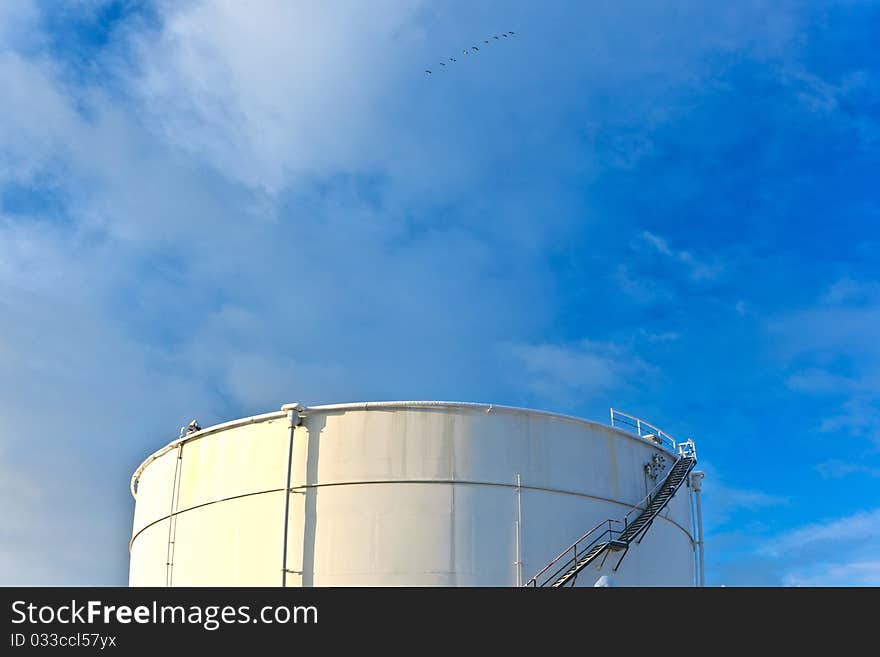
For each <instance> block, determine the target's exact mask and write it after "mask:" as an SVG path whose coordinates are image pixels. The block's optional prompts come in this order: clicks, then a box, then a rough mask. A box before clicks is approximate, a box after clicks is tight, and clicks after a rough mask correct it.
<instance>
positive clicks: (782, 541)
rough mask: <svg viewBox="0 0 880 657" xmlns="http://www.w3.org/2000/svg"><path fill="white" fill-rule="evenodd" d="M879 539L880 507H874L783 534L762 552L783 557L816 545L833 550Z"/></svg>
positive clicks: (874, 541) (873, 542) (770, 542)
mask: <svg viewBox="0 0 880 657" xmlns="http://www.w3.org/2000/svg"><path fill="white" fill-rule="evenodd" d="M878 540H880V509H874V510H872V511H863V512H860V513H856V514H853V515H850V516H846V517H843V518H837V519H833V520H829V521H826V522H818V523H814V524H810V525H806V526H804V527H801V528H799V529H795V530H793V531H790V532H786V533H783V534H782V535H779V536H777V537H776V538H775V539H773V540H771V541H769V542H768V543H767V544H766V545H765V546H764V547H763V548H762V551H763V552H765V553H766V554H769V555H771V556H782V555H786V554H788V553H792V552H799V551H802V550H805V549H807V548H812V547H814V546H817V545H818V546H825V547H826V548H828V549H832V550H833V549H834V548H837V547H851V546H853V545H861V546H865V545H866V543H867V542H869V541H870V543H871V544H876V543H877V541H878ZM826 553H827V552H826Z"/></svg>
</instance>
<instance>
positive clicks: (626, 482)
mask: <svg viewBox="0 0 880 657" xmlns="http://www.w3.org/2000/svg"><path fill="white" fill-rule="evenodd" d="M659 457H662V459H663V462H665V463H668V464H670V465H671V463H672V462H673V461H674V460H675V454H673V453H672V452H671V451H670V450H668V449H666V448H664V446H662V445H660V444H657V443H656V442H654V441H652V440H650V439H646V438H643V437H640V436H639V435H634V434H632V433H629V432H627V431H624V430H621V429H619V428H612V427H610V426H605V425H602V424H598V423H595V422H589V421H586V420H581V419H578V418H573V417H568V416H563V415H558V414H554V413H546V412H540V411H532V410H525V409H518V408H510V407H501V406H492V405H487V404H468V403H454V402H369V403H354V404H338V405H330V406H316V407H310V408H306V409H302V407H293V406H291V407H288V406H286V407H284V410H282V411H279V412H276V413H267V414H265V415H259V416H255V417H249V418H244V419H241V420H235V421H233V422H227V423H225V424H220V425H216V426H213V427H208V428H206V429H202V430H200V431H197V432H196V433H193V434H190V435H188V436H185V437H183V438H180V439H179V440H176V441H174V442H172V443H170V444H169V445H167V446H166V447H164V448H163V449H161V450H159V451H158V452H156V453H154V454H153V455H152V456H150V457H149V458H148V459H147V460H146V461H144V463H143V464H141V466H140V467H139V468H138V469H137V471H136V472H135V474H134V476H133V478H132V492H133V493H134V494H135V497H136V505H135V513H134V531H133V535H132V539H131V543H130V551H131V564H130V573H129V583H130V585H132V586H166V585H173V586H203V585H207V586H214V585H216V586H239V585H240V586H283V585H286V586H400V585H406V586H434V585H437V586H515V585H517V584H524V583H526V582H527V581H528V579H529V577H530V576H532V575H534V574H535V573H536V572H537V571H539V570H540V569H541V568H543V567H544V566H545V565H546V564H547V563H548V562H549V561H550V560H551V559H552V558H553V557H555V556H556V555H557V554H558V553H559V552H560V551H562V550H563V549H564V548H565V547H567V546H568V545H570V544H571V543H572V542H574V541H575V540H576V539H577V538H578V537H580V536H581V535H582V534H583V533H584V532H585V531H587V530H588V529H590V528H591V527H593V526H594V525H596V524H597V523H599V522H600V521H602V520H604V519H606V518H622V517H623V516H624V515H625V514H626V513H627V512H628V511H629V510H630V509H631V507H632V506H633V505H634V504H637V503H639V502H640V500H642V499H643V498H644V497H645V495H646V493H647V492H648V491H649V490H650V489H651V488H652V487H653V485H654V482H652V481H651V479H650V468H646V466H650V465H651V464H652V463H654V464H656V462H657V460H658V458H659ZM694 554H695V553H694V537H693V517H692V505H691V493H690V489H689V487H688V485H687V483H685V484H683V485H682V486H681V488H680V489H679V490H678V492H677V493H676V495H675V497H673V498H672V500H671V501H670V502H669V504H668V505H667V506H666V507H665V509H664V510H663V511H662V513H661V514H660V516H659V517H657V519H656V520H655V521H654V523H653V524H652V525H651V527H650V529H649V530H648V531H647V533H645V535H644V538H643V539H642V540H641V542H640V543H638V544H635V543H634V544H633V545H632V546H631V548H630V549H629V550H628V552H627V553H626V556H625V558H624V560H623V561H622V562H621V564H620V567H619V568H618V569H617V570H616V571H613V570H612V568H613V567H614V566H615V565H616V563H617V559H618V555H616V554H611V555H610V556H609V557H608V559H607V560H604V561H603V562H602V563H601V564H600V563H598V562H597V563H596V564H595V565H590V566H589V567H588V568H587V569H585V571H583V572H582V573H581V574H580V575H579V576H578V579H577V583H578V585H587V586H592V585H593V584H594V583H595V582H596V581H597V580H599V578H600V577H602V576H603V575H604V576H605V579H604V580H603V582H607V581H613V585H614V586H626V585H638V586H693V585H694V580H695V565H694Z"/></svg>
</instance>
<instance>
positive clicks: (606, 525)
mask: <svg viewBox="0 0 880 657" xmlns="http://www.w3.org/2000/svg"><path fill="white" fill-rule="evenodd" d="M622 524H623V522H621V521H620V520H613V519H611V518H609V519H608V520H603V521H602V522H600V523H599V524H598V525H596V526H595V527H593V528H592V529H591V530H590V531H588V532H587V533H586V534H584V535H583V536H581V537H580V538H579V539H577V540H576V541H575V542H574V543H572V544H571V545H569V546H568V547H567V548H565V549H564V550H563V551H562V552H560V553H559V554H558V555H556V557H554V559H553V560H552V561H551V562H550V563H548V564H547V565H546V566H544V567H543V568H542V569H541V570H540V571H539V572H537V573H535V574H534V575H533V576H532V577H531V578H530V579H529V581H528V582H526V584H525V585H526V586H533V587H537V586H539V584H538V578H541V576H542V575H544V573H546V572H547V571H548V570H550V569H551V568H552V567H553V566H554V565H556V563H557V562H558V561H559V560H560V559H562V557H564V556H565V555H567V554H571V558H570V559H567V560H566V561H564V562H562V565H561V566H559V568H557V569H556V570H554V571H553V572H552V573H551V574H549V575H547V576H546V577H543V582H542V583H541V584H540V586H543V585H544V584H546V583H547V582H550V581H556V580H557V579H558V578H559V577H561V576H562V574H563V573H565V572H566V571H568V570H569V569H570V568H571V567H572V566H573V565H575V564H577V562H578V555H580V556H581V558H583V557H584V556H585V555H586V554H588V553H589V551H590V550H592V549H593V548H594V547H595V546H596V544H597V543H599V542H600V541H601V540H602V539H603V538H605V536H606V535H607V536H608V539H607V541H612V540H614V537H615V534H617V535H619V534H620V533H621V530H619V529H615V528H614V527H613V525H622ZM600 529H601V530H602V531H601V532H600V531H599V530H600ZM597 532H598V533H597ZM591 536H592V540H591V541H590V542H589V543H586V544H584V545H581V544H582V543H584V542H585V541H586V540H587V539H589V538H590V537H591ZM607 541H606V542H607ZM578 546H580V551H578Z"/></svg>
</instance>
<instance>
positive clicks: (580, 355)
mask: <svg viewBox="0 0 880 657" xmlns="http://www.w3.org/2000/svg"><path fill="white" fill-rule="evenodd" d="M509 353H510V355H511V356H512V358H513V360H514V362H515V364H516V366H515V367H514V368H512V372H513V376H514V377H515V380H516V381H517V382H518V383H519V384H521V385H524V386H526V387H528V388H529V389H531V390H532V391H533V392H534V393H535V394H537V395H538V396H539V397H540V398H541V399H545V400H556V401H557V403H558V402H559V401H560V400H561V401H563V403H564V402H565V401H567V400H571V399H572V398H575V397H577V396H591V395H599V394H607V393H609V392H613V391H616V390H620V389H622V388H625V387H629V386H635V385H639V384H640V381H645V380H648V379H650V378H651V376H652V375H653V374H654V369H653V368H652V367H650V366H649V365H648V364H647V363H645V362H644V361H642V360H641V359H640V358H638V357H637V356H635V355H634V354H632V353H631V352H630V351H629V350H627V349H625V348H623V347H622V346H619V345H615V344H612V343H606V342H595V341H591V340H581V341H579V342H576V343H573V344H550V343H540V344H528V343H519V344H512V345H510V346H509Z"/></svg>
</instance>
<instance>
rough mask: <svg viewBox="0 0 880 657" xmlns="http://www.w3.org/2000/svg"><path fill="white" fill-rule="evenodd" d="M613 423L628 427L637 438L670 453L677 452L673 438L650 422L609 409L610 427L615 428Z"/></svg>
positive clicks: (676, 444)
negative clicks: (656, 444)
mask: <svg viewBox="0 0 880 657" xmlns="http://www.w3.org/2000/svg"><path fill="white" fill-rule="evenodd" d="M615 421H616V422H617V423H618V424H622V425H624V426H626V427H630V428H632V429H635V430H636V435H638V437H639V438H647V439H648V440H653V441H654V442H656V443H658V444H659V445H661V446H663V447H666V448H667V449H668V450H669V451H670V452H672V453H676V452H677V451H678V449H677V448H678V443H677V442H676V441H675V438H673V437H672V436H670V435H669V434H668V433H666V432H665V431H663V430H662V429H660V428H658V427H655V426H654V425H653V424H651V423H650V422H645V420H643V419H641V418H638V417H636V416H635V415H629V414H628V413H622V412H620V411H618V410H616V409H613V408H612V409H611V426H612V427H616V425H615V424H614V423H615Z"/></svg>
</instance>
